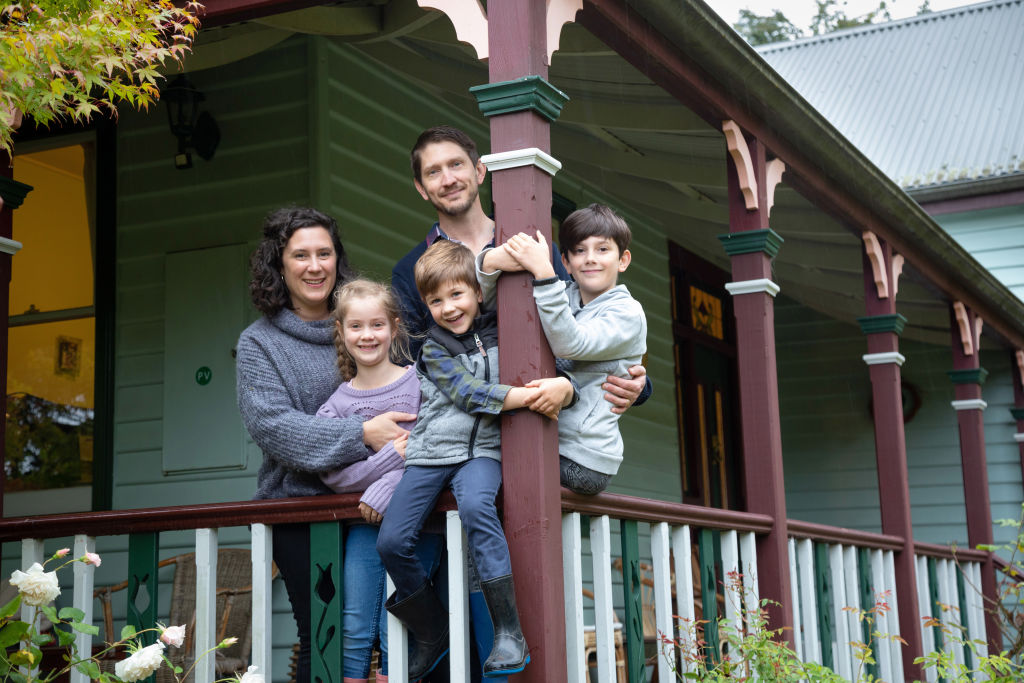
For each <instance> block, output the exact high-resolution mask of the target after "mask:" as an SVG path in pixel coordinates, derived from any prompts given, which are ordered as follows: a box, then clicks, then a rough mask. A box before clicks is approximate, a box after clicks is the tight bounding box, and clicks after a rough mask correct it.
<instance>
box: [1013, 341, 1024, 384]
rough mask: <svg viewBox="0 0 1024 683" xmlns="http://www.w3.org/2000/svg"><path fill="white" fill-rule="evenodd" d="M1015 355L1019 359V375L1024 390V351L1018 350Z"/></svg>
mask: <svg viewBox="0 0 1024 683" xmlns="http://www.w3.org/2000/svg"><path fill="white" fill-rule="evenodd" d="M1013 355H1014V357H1015V358H1016V359H1017V374H1018V375H1019V379H1020V387H1021V389H1024V350H1022V349H1017V352H1016V353H1014V354H1013Z"/></svg>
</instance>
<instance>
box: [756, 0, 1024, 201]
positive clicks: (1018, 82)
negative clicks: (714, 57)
mask: <svg viewBox="0 0 1024 683" xmlns="http://www.w3.org/2000/svg"><path fill="white" fill-rule="evenodd" d="M758 52H760V53H761V55H762V56H763V57H764V58H765V60H767V61H768V63H769V64H770V65H771V66H772V67H773V68H774V69H775V70H776V71H778V72H779V74H780V75H781V76H782V77H783V78H785V79H786V80H787V81H789V82H790V83H791V84H792V85H793V87H794V88H796V89H797V91H798V92H800V94H801V95H803V96H804V97H805V98H806V99H807V101H808V102H810V103H811V105H813V106H814V107H815V108H816V109H818V111H820V112H821V113H822V114H823V115H824V116H825V117H826V118H827V119H828V120H829V121H830V122H831V123H832V124H833V125H834V126H835V127H836V128H837V129H838V130H839V131H840V132H842V133H843V134H844V135H845V136H846V137H847V138H848V139H849V140H850V141H851V142H853V143H854V144H855V145H857V147H859V148H860V149H861V151H862V152H864V154H865V155H866V156H867V157H868V158H869V159H871V160H872V161H873V162H874V163H875V164H876V165H877V166H878V167H879V168H880V169H881V170H882V171H884V172H885V173H886V174H887V175H888V176H889V177H890V178H892V179H893V180H895V181H896V182H897V183H898V184H899V185H901V186H902V187H904V188H905V189H908V190H909V189H920V188H924V187H936V186H940V185H947V184H951V183H956V182H958V181H961V182H962V181H970V180H979V179H987V178H992V177H998V176H1007V175H1012V174H1024V0H994V1H993V2H985V3H980V4H977V5H969V6H967V7H961V8H958V9H953V10H947V11H944V12H935V13H932V14H925V15H921V16H917V17H912V18H910V19H903V20H900V21H894V22H890V23H886V24H876V25H871V26H865V27H860V28H854V29H848V30H845V31H838V32H836V33H831V34H828V35H825V36H817V37H814V38H805V39H801V40H797V41H793V42H788V43H776V44H773V45H766V46H762V47H759V48H758Z"/></svg>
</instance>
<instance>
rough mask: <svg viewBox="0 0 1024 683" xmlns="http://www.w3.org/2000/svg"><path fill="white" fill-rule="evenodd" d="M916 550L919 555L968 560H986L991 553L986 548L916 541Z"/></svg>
mask: <svg viewBox="0 0 1024 683" xmlns="http://www.w3.org/2000/svg"><path fill="white" fill-rule="evenodd" d="M914 552H915V553H917V554H918V555H928V556H929V557H941V558H942V559H944V560H966V561H968V562H984V561H985V560H987V559H988V557H989V553H988V551H986V550H973V549H971V548H960V547H958V546H955V545H954V546H947V545H938V544H935V543H921V542H919V541H915V542H914Z"/></svg>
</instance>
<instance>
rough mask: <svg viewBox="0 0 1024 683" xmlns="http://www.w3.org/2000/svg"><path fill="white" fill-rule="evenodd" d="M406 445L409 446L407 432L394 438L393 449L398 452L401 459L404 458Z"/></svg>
mask: <svg viewBox="0 0 1024 683" xmlns="http://www.w3.org/2000/svg"><path fill="white" fill-rule="evenodd" d="M408 447H409V434H408V433H405V434H402V435H401V436H400V437H398V438H397V439H395V450H396V451H397V452H398V454H399V455H400V456H402V460H405V449H406V448H408Z"/></svg>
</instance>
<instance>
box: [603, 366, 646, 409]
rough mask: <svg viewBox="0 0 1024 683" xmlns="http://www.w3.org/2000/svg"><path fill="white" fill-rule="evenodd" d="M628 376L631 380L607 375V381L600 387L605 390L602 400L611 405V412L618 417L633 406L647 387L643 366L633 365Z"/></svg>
mask: <svg viewBox="0 0 1024 683" xmlns="http://www.w3.org/2000/svg"><path fill="white" fill-rule="evenodd" d="M629 374H630V376H631V377H632V378H633V379H625V378H622V377H617V376H615V375H608V379H607V380H606V381H605V383H604V384H602V385H601V388H602V389H604V390H605V395H604V400H606V401H608V402H609V403H611V404H612V412H613V413H616V414H618V415H621V414H622V413H624V412H626V409H627V408H629V407H630V406H631V405H633V402H634V401H636V397H637V396H639V395H640V392H641V391H643V390H644V386H646V385H647V369H646V368H644V366H642V365H634V366H633V367H631V368H630V369H629Z"/></svg>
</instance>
